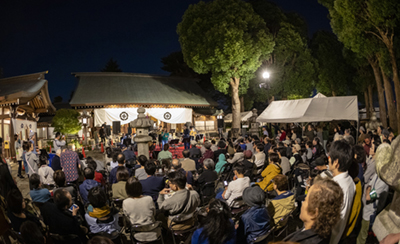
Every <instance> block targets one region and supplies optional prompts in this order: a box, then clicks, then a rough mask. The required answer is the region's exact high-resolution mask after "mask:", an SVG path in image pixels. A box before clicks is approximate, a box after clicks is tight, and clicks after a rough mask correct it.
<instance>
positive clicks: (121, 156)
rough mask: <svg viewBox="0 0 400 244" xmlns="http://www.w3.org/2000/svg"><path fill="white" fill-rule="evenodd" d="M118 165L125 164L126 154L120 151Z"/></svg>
mask: <svg viewBox="0 0 400 244" xmlns="http://www.w3.org/2000/svg"><path fill="white" fill-rule="evenodd" d="M117 161H118V165H120V166H123V165H125V155H124V154H123V153H119V154H118V156H117Z"/></svg>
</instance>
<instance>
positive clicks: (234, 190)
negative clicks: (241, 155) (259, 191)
mask: <svg viewBox="0 0 400 244" xmlns="http://www.w3.org/2000/svg"><path fill="white" fill-rule="evenodd" d="M233 173H234V174H235V176H234V177H233V181H231V182H229V184H228V186H226V187H225V190H224V191H223V192H222V195H221V194H217V198H219V199H224V200H226V202H227V203H228V205H229V206H230V207H233V208H238V207H240V204H239V203H237V202H235V203H233V204H232V202H233V200H234V199H235V198H237V197H241V196H242V194H243V190H244V189H245V188H246V187H249V186H250V179H249V177H245V176H244V166H243V164H237V165H236V166H235V167H233Z"/></svg>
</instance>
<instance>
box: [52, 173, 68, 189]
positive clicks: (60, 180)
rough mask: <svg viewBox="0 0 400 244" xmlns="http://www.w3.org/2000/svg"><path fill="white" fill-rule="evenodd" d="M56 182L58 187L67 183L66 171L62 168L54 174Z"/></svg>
mask: <svg viewBox="0 0 400 244" xmlns="http://www.w3.org/2000/svg"><path fill="white" fill-rule="evenodd" d="M53 179H54V182H55V183H56V185H57V186H58V187H63V186H64V185H65V173H64V171H62V170H61V169H59V170H57V171H56V172H54V174H53Z"/></svg>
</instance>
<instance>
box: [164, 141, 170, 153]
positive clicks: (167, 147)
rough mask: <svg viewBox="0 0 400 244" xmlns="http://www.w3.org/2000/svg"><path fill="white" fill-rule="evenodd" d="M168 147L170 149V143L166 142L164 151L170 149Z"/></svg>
mask: <svg viewBox="0 0 400 244" xmlns="http://www.w3.org/2000/svg"><path fill="white" fill-rule="evenodd" d="M168 149H169V144H168V143H165V145H164V151H168Z"/></svg>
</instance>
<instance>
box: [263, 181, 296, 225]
mask: <svg viewBox="0 0 400 244" xmlns="http://www.w3.org/2000/svg"><path fill="white" fill-rule="evenodd" d="M273 181H274V183H273V186H274V190H275V191H276V194H277V196H276V197H275V198H273V199H271V201H270V202H269V204H268V207H267V208H268V212H269V215H270V216H271V218H272V219H273V221H274V224H275V225H277V228H282V227H284V226H285V225H286V224H287V222H284V223H283V222H279V220H280V219H281V218H282V217H284V216H286V215H287V214H289V213H290V212H291V211H292V210H293V209H295V208H296V206H295V205H294V202H295V198H294V194H293V193H292V192H290V191H289V185H288V180H287V177H286V176H284V175H281V174H279V175H277V176H275V177H274V178H273Z"/></svg>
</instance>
